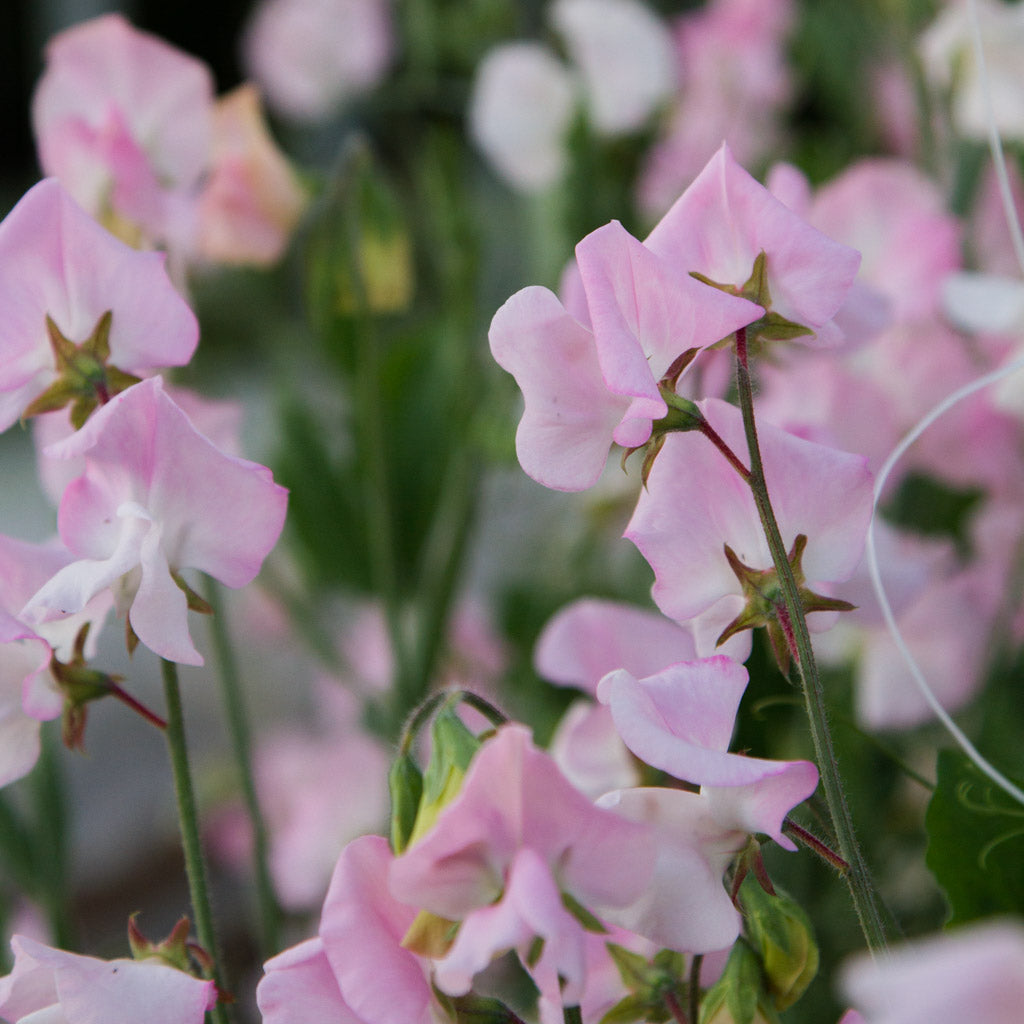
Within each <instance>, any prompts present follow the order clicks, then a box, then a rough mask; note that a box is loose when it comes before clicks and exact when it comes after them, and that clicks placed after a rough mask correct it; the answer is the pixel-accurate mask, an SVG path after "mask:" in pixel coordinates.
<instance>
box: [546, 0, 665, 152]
mask: <svg viewBox="0 0 1024 1024" xmlns="http://www.w3.org/2000/svg"><path fill="white" fill-rule="evenodd" d="M551 22H552V24H553V25H554V27H555V29H556V30H557V31H558V33H559V35H560V36H561V37H562V38H563V39H564V40H565V45H566V48H567V49H568V51H569V55H570V57H571V58H572V61H573V63H574V64H575V65H576V67H577V68H578V69H579V73H580V76H581V77H582V79H583V84H584V94H585V96H586V101H587V112H588V114H589V116H590V121H591V123H592V125H593V127H594V130H595V131H597V132H598V133H599V134H602V135H621V134H624V133H626V132H632V131H636V130H638V129H639V128H642V127H643V125H644V122H645V121H646V120H647V119H648V118H649V117H650V116H651V113H652V112H653V111H654V110H656V109H657V107H658V105H659V104H661V103H663V102H664V101H665V100H666V99H668V97H669V96H670V95H671V93H672V90H673V88H674V86H675V84H676V81H675V79H676V74H675V70H676V69H675V60H674V54H673V51H672V37H671V35H670V34H669V31H668V28H667V27H666V26H665V24H664V22H662V20H661V19H660V18H659V17H658V16H657V15H656V14H655V13H654V11H652V10H651V9H650V7H648V6H646V5H645V4H643V3H641V2H640V0H555V3H554V4H553V5H552V7H551Z"/></svg>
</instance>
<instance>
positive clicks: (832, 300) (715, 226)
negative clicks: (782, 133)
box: [645, 144, 860, 345]
mask: <svg viewBox="0 0 1024 1024" xmlns="http://www.w3.org/2000/svg"><path fill="white" fill-rule="evenodd" d="M645 245H646V246H647V248H648V249H650V250H651V251H652V252H653V253H655V254H656V255H658V256H660V257H661V258H662V259H664V260H666V261H667V262H668V263H669V265H671V266H672V267H674V268H675V271H676V272H677V273H679V274H689V273H693V272H697V273H700V274H702V275H703V276H705V277H707V278H709V279H710V280H712V281H714V282H716V283H717V284H723V285H730V286H733V287H740V286H741V285H743V284H744V283H745V282H746V281H747V280H748V278H749V277H750V275H751V272H752V270H753V269H754V262H755V260H756V259H757V257H758V255H759V254H760V253H761V252H764V253H765V254H766V255H767V267H766V270H767V283H768V291H769V293H770V295H771V301H772V311H773V312H776V313H778V314H780V315H781V316H783V317H785V318H786V319H787V320H790V321H792V322H794V323H797V324H801V325H803V326H804V327H807V328H809V329H810V330H811V331H812V332H813V336H814V338H816V339H817V341H818V343H819V344H827V345H835V344H838V343H839V342H840V341H841V340H842V332H841V331H840V330H839V328H838V327H836V325H835V324H834V323H833V322H832V318H833V317H834V316H835V314H836V312H837V311H838V309H839V308H840V306H842V304H843V301H844V300H845V298H846V296H847V293H848V292H849V290H850V286H851V285H852V284H853V279H854V277H855V276H856V274H857V268H858V266H859V264H860V256H859V254H858V253H857V252H856V250H854V249H851V248H849V247H848V246H845V245H841V244H840V243H839V242H835V241H833V240H832V239H831V238H828V237H826V236H825V235H823V234H822V233H821V232H820V231H818V230H816V229H815V228H812V227H811V226H810V225H809V224H808V223H806V222H805V221H804V220H802V219H801V218H800V217H798V216H797V215H796V214H795V213H793V211H792V210H790V209H789V208H788V207H786V206H785V205H783V204H782V203H781V202H779V200H778V199H776V198H775V197H774V196H773V195H772V194H771V193H770V192H769V191H768V190H767V189H766V188H765V187H764V186H763V185H760V184H759V183H758V182H757V181H755V180H754V179H753V178H752V177H751V176H750V175H749V174H748V173H747V172H746V171H745V170H744V169H743V168H742V167H741V166H740V165H739V164H738V163H737V162H736V161H735V160H734V159H733V156H732V153H731V152H730V151H729V147H728V146H726V145H724V144H723V145H722V147H721V148H720V149H719V150H718V152H717V153H716V154H715V155H714V156H713V157H712V158H711V160H710V161H709V162H708V164H707V166H706V167H705V168H704V170H703V171H701V173H700V174H699V175H698V176H697V178H696V180H695V181H694V182H693V184H692V185H690V187H689V188H688V189H687V190H686V191H685V192H684V193H683V194H682V195H681V196H680V197H679V199H678V200H676V202H675V204H674V205H673V206H672V208H671V209H670V210H669V211H668V213H666V214H665V216H664V217H663V218H662V219H661V221H660V222H659V223H658V224H657V226H656V227H655V228H654V230H653V231H652V232H651V233H650V235H649V236H648V238H647V241H646V242H645Z"/></svg>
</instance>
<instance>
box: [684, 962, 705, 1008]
mask: <svg viewBox="0 0 1024 1024" xmlns="http://www.w3.org/2000/svg"><path fill="white" fill-rule="evenodd" d="M703 963H704V954H703V953H696V954H694V957H693V959H692V960H691V961H690V986H689V991H688V993H687V996H688V999H687V1002H688V1003H689V1006H690V1020H691V1021H692V1024H697V1021H698V1020H700V969H701V966H702V965H703Z"/></svg>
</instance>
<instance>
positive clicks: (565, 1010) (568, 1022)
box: [562, 1005, 583, 1024]
mask: <svg viewBox="0 0 1024 1024" xmlns="http://www.w3.org/2000/svg"><path fill="white" fill-rule="evenodd" d="M562 1020H563V1021H565V1024H583V1013H582V1012H581V1010H580V1008H579V1006H578V1005H577V1006H563V1007H562Z"/></svg>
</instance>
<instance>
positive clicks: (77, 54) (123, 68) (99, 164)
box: [32, 14, 214, 249]
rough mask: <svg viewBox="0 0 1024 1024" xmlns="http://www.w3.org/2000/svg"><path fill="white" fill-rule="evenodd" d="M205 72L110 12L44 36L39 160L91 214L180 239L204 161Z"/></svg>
mask: <svg viewBox="0 0 1024 1024" xmlns="http://www.w3.org/2000/svg"><path fill="white" fill-rule="evenodd" d="M213 91H214V90H213V76H212V75H211V73H210V70H209V68H207V67H206V65H205V64H203V63H202V62H201V61H199V60H196V59H195V58H194V57H190V56H189V55H188V54H186V53H183V52H181V51H180V50H177V49H175V48H174V47H173V46H170V45H168V44H167V43H165V42H163V40H161V39H158V38H157V37H156V36H152V35H149V34H148V33H145V32H140V31H138V30H137V29H135V28H133V27H132V26H131V25H130V24H129V23H128V22H127V21H126V20H125V19H124V18H123V17H121V16H120V15H118V14H108V15H104V16H102V17H99V18H94V19H92V20H91V21H86V22H83V23H82V24H80V25H75V26H73V27H72V28H69V29H67V30H66V31H64V32H62V33H60V35H58V36H55V37H54V38H53V39H51V40H50V42H49V44H48V45H47V48H46V70H45V73H44V74H43V77H42V78H41V79H40V81H39V84H38V86H37V87H36V93H35V96H34V98H33V102H32V123H33V128H34V130H35V134H36V140H37V144H38V147H39V154H40V163H41V164H42V166H43V170H44V171H45V172H46V173H47V174H53V175H55V176H56V177H58V178H60V180H61V181H62V182H63V184H64V185H65V186H66V187H67V188H68V190H69V191H70V192H71V194H72V195H74V196H75V198H76V199H77V200H78V202H79V203H81V204H82V206H84V207H85V208H86V209H87V210H88V211H89V212H90V213H91V214H93V215H94V216H96V217H98V218H99V219H100V220H104V221H108V222H112V223H114V224H116V223H117V222H121V223H122V224H123V222H124V220H128V221H131V222H132V223H133V224H134V225H135V229H136V230H139V229H141V231H142V232H143V234H144V236H145V237H146V238H148V239H149V240H151V242H156V243H159V244H162V245H167V246H168V247H169V248H172V249H177V248H180V246H181V244H182V243H183V242H185V240H187V239H188V238H189V236H190V235H191V231H192V216H191V203H190V200H189V197H190V194H191V193H192V191H193V190H194V189H195V188H196V187H197V186H198V185H199V183H200V179H201V177H202V175H203V173H204V172H205V171H206V169H207V166H208V162H209V153H210V145H211V140H212V134H211V133H212V123H211V117H212V112H213Z"/></svg>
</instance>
